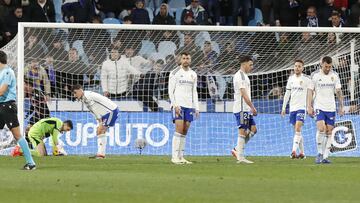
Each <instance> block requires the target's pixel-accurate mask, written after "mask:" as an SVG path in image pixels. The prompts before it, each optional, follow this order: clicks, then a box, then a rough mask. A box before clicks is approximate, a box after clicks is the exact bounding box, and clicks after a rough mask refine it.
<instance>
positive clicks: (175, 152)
mask: <svg viewBox="0 0 360 203" xmlns="http://www.w3.org/2000/svg"><path fill="white" fill-rule="evenodd" d="M180 137H181V134H180V133H177V132H175V133H174V136H173V140H172V158H173V159H178V158H179V151H180Z"/></svg>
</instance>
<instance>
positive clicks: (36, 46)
mask: <svg viewBox="0 0 360 203" xmlns="http://www.w3.org/2000/svg"><path fill="white" fill-rule="evenodd" d="M24 53H25V58H37V59H43V58H44V57H45V53H44V49H43V47H42V46H41V45H40V42H39V41H38V38H37V36H36V35H35V34H31V35H30V36H29V38H28V40H27V42H26V45H25V50H24Z"/></svg>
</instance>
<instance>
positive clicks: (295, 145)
mask: <svg viewBox="0 0 360 203" xmlns="http://www.w3.org/2000/svg"><path fill="white" fill-rule="evenodd" d="M300 140H301V134H300V132H296V133H295V135H294V139H293V147H292V151H293V152H296V151H297V149H298V148H299V144H300Z"/></svg>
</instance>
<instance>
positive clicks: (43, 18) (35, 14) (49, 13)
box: [26, 0, 55, 22]
mask: <svg viewBox="0 0 360 203" xmlns="http://www.w3.org/2000/svg"><path fill="white" fill-rule="evenodd" d="M26 13H27V16H28V17H27V19H28V20H29V21H31V22H55V8H54V3H53V1H52V0H35V1H30V5H29V7H28V9H27V11H26Z"/></svg>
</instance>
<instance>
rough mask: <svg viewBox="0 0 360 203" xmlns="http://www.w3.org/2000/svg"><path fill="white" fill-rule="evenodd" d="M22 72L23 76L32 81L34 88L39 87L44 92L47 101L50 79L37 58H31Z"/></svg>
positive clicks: (48, 98)
mask: <svg viewBox="0 0 360 203" xmlns="http://www.w3.org/2000/svg"><path fill="white" fill-rule="evenodd" d="M24 73H25V77H27V78H30V79H32V80H33V81H34V83H33V86H34V88H35V89H40V90H42V91H44V92H45V95H46V96H47V101H49V100H50V95H51V86H50V81H49V77H48V75H47V73H46V70H45V69H44V68H43V67H42V66H40V65H39V60H38V59H36V58H34V59H31V62H30V64H29V65H28V66H27V67H25V70H24Z"/></svg>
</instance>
